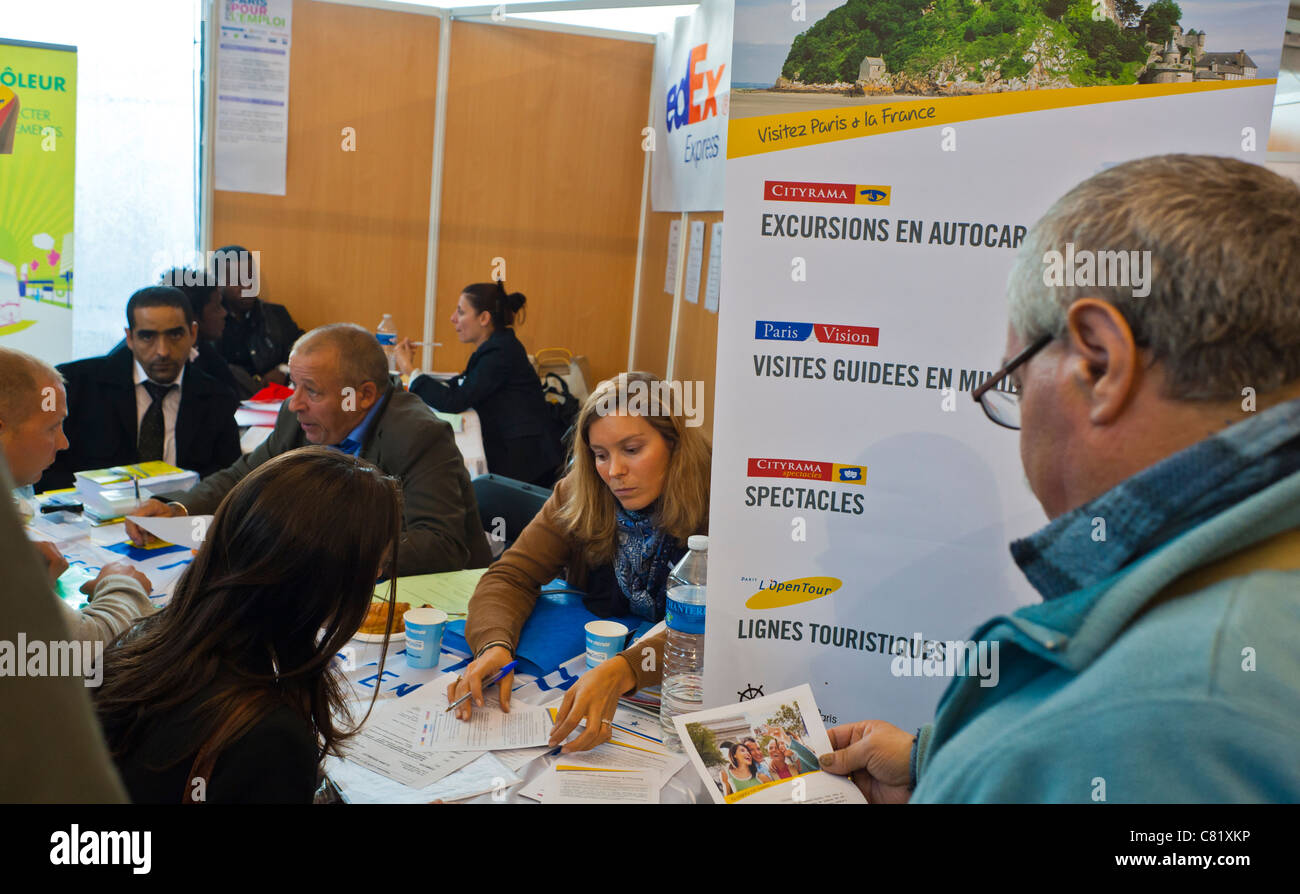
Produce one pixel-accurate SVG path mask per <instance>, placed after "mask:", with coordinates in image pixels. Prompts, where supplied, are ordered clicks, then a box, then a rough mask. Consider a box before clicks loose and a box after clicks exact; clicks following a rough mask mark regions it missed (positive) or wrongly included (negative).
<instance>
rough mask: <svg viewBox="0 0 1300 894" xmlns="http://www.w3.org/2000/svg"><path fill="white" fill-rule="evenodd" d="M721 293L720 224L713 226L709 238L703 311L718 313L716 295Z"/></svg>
mask: <svg viewBox="0 0 1300 894" xmlns="http://www.w3.org/2000/svg"><path fill="white" fill-rule="evenodd" d="M721 291H722V224H721V223H715V224H714V225H713V234H712V235H711V236H710V237H709V276H708V279H706V280H705V281H704V309H705V310H707V311H708V312H709V313H715V314H716V313H717V312H718V295H719V294H720V293H721Z"/></svg>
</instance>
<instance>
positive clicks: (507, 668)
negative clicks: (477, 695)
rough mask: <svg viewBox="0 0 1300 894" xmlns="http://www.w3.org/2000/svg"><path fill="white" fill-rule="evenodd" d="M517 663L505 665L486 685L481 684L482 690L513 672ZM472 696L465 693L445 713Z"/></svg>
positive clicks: (469, 693) (471, 693)
mask: <svg viewBox="0 0 1300 894" xmlns="http://www.w3.org/2000/svg"><path fill="white" fill-rule="evenodd" d="M518 663H519V662H518V661H512V662H510V663H509V664H507V665H506V666H505V667H503V668H501V670H499V671H497V673H496V676H495V677H493V678H492V679H491V680H488V681H487V682H486V683H484V684H483V688H484V689H487V688H488V687H489V686H491V685H492V684H493V683H496V682H498V681H499V680H500V679H501V678H502V677H504V676H505V675H506V674H508V673H510V672H511V671H512V670H514V669H515V665H517V664H518ZM473 694H474V693H473V692H467V693H465V694H464V695H462V696H461V697H460V698H458V699H456V700H455V701H454V702H452V703H451V704H450V705H448V706H447V711H450V710H451V709H452V708H454V707H456V706H457V705H459V704H460V703H461V702H463V701H464V700H465V699H467V698H469V697H470V696H471V695H473ZM447 711H443V712H442V713H444V714H446V713H447Z"/></svg>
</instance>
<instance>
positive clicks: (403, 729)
mask: <svg viewBox="0 0 1300 894" xmlns="http://www.w3.org/2000/svg"><path fill="white" fill-rule="evenodd" d="M413 699H414V696H411V697H409V698H408V699H405V700H402V699H398V700H391V701H383V702H377V703H376V704H375V709H374V710H373V711H372V712H371V713H370V718H369V719H368V720H367V721H366V723H365V726H363V727H362V728H361V732H360V733H358V734H357V737H356V738H355V739H353V740H352V741H351V742H349V743H348V746H347V751H346V754H347V758H348V760H349V761H351V762H352V763H354V764H358V765H360V766H362V767H365V768H366V769H368V770H372V771H374V772H375V773H378V774H379V775H381V776H386V777H388V778H389V779H391V780H393V781H394V782H400V783H401V784H403V785H408V786H410V787H412V788H425V787H426V786H429V785H432V784H433V783H435V782H437V781H438V780H439V779H442V778H443V777H444V776H446V775H447V774H449V773H451V772H453V771H455V770H459V769H460V768H461V767H463V766H465V765H466V764H468V763H469V762H470V761H472V760H474V759H475V758H476V757H478V754H477V753H475V752H464V751H460V752H454V751H437V752H428V751H418V750H417V749H416V748H415V747H414V745H413V744H412V743H413V742H414V741H415V738H416V735H417V733H418V731H419V729H420V725H421V723H422V720H423V716H424V713H425V711H426V710H427V707H428V706H427V703H425V704H420V703H416V704H409V703H408V702H409V701H411V700H413Z"/></svg>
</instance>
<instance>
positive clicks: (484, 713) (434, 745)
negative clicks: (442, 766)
mask: <svg viewBox="0 0 1300 894" xmlns="http://www.w3.org/2000/svg"><path fill="white" fill-rule="evenodd" d="M444 697H445V696H444ZM484 701H485V702H487V704H486V705H485V706H484V707H482V708H478V707H476V708H474V713H473V714H472V715H470V719H469V720H459V719H457V717H456V714H455V712H454V711H452V712H448V711H446V710H445V708H446V703H445V702H444V703H443V704H442V705H432V706H426V707H424V708H422V709H421V710H420V711H419V713H418V715H417V722H418V723H419V730H418V732H417V733H416V736H415V738H414V739H413V742H414V747H415V748H416V749H417V750H419V751H433V752H437V751H496V750H498V749H517V748H531V747H535V746H538V745H545V744H546V742H547V739H548V738H549V737H550V733H551V723H550V716H549V715H548V714H547V713H546V711H545V710H543V709H541V708H534V707H532V706H531V705H515V706H514V707H513V708H512V709H511V711H510V713H509V714H506V713H504V712H503V711H502V710H501V707H500V705H499V704H497V703H496V702H495V701H494V700H489V699H487V698H486V697H485V698H484Z"/></svg>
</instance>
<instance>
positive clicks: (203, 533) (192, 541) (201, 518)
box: [127, 515, 213, 549]
mask: <svg viewBox="0 0 1300 894" xmlns="http://www.w3.org/2000/svg"><path fill="white" fill-rule="evenodd" d="M127 518H128V519H130V520H131V521H133V522H135V523H136V524H137V525H139V526H140V527H142V528H144V529H145V530H146V531H148V532H149V533H150V534H152V535H153V536H155V537H157V538H158V539H159V540H161V541H163V542H164V543H174V544H176V545H177V546H188V547H189V548H190V549H198V548H199V544H201V543H202V542H203V541H204V540H206V539H207V537H208V526H209V525H211V524H212V518H213V517H212V516H211V515H182V516H178V517H176V518H169V517H164V516H145V515H128V516H127Z"/></svg>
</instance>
